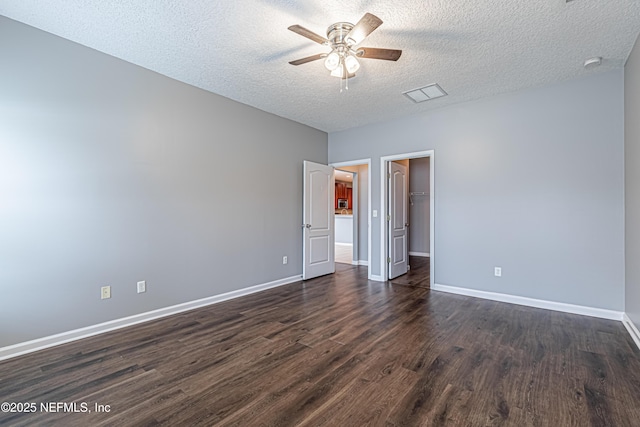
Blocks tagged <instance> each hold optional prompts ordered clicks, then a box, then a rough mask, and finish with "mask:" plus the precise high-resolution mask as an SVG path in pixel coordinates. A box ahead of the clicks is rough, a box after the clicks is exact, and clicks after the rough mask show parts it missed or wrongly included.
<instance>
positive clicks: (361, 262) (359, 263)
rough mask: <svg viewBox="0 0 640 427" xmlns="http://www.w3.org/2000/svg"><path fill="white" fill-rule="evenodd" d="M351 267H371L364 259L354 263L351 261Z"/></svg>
mask: <svg viewBox="0 0 640 427" xmlns="http://www.w3.org/2000/svg"><path fill="white" fill-rule="evenodd" d="M351 265H367V266H368V265H369V261H366V260H363V259H361V260H358V261H356V260H353V261H351Z"/></svg>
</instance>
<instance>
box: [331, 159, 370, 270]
mask: <svg viewBox="0 0 640 427" xmlns="http://www.w3.org/2000/svg"><path fill="white" fill-rule="evenodd" d="M360 165H367V180H368V181H367V187H368V189H367V210H368V211H369V212H368V215H367V225H368V227H367V228H368V233H367V242H368V245H367V246H368V249H367V252H368V254H367V259H371V212H372V210H373V206H372V204H371V187H373V185H372V183H371V158H368V159H360V160H349V161H346V162H335V163H330V164H329V166H333V167H334V168H337V167H341V166H360ZM367 277H368V279H369V280H374V279H373V276H372V274H371V266H368V268H367Z"/></svg>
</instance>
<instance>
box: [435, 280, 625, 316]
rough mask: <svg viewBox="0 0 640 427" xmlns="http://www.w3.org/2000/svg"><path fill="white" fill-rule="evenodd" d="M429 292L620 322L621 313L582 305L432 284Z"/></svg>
mask: <svg viewBox="0 0 640 427" xmlns="http://www.w3.org/2000/svg"><path fill="white" fill-rule="evenodd" d="M431 290H434V291H441V292H449V293H452V294H459V295H466V296H470V297H476V298H483V299H489V300H493V301H501V302H508V303H510V304H518V305H525V306H528V307H536V308H544V309H547V310H554V311H562V312H565V313H572V314H581V315H583V316H591V317H599V318H602V319H609V320H619V321H621V320H622V315H623V314H624V313H623V312H621V311H614V310H606V309H604V308H596V307H586V306H583V305H574V304H567V303H563V302H555V301H547V300H540V299H534V298H527V297H520V296H516V295H508V294H500V293H496V292H487V291H478V290H476V289H467V288H458V287H456V286H448V285H439V284H437V283H436V284H434V285H433V286H432V287H431Z"/></svg>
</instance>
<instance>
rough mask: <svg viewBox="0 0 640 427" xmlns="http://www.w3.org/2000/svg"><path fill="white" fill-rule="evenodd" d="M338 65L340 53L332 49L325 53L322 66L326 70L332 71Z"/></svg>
mask: <svg viewBox="0 0 640 427" xmlns="http://www.w3.org/2000/svg"><path fill="white" fill-rule="evenodd" d="M338 65H340V55H338V53H337V52H336V51H333V52H331V53H330V54H329V55H327V59H325V60H324V66H325V67H326V68H327V70H329V71H333V70H335V69H336V68H338Z"/></svg>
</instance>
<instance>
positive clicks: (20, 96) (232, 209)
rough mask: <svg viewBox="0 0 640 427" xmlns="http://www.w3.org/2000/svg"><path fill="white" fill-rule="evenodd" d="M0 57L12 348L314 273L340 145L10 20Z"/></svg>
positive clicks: (0, 233) (1, 206)
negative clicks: (322, 183)
mask: <svg viewBox="0 0 640 427" xmlns="http://www.w3.org/2000/svg"><path fill="white" fill-rule="evenodd" d="M0 58H2V66H0V289H1V290H2V296H1V297H0V347H2V346H6V345H10V344H14V343H18V342H22V341H26V340H30V339H34V338H38V337H43V336H47V335H50V334H54V333H59V332H63V331H67V330H71V329H74V328H79V327H83V326H88V325H92V324H96V323H99V322H104V321H107V320H110V319H116V318H121V317H124V316H129V315H133V314H136V313H141V312H146V311H149V310H153V309H157V308H160V307H166V306H170V305H173V304H178V303H182V302H186V301H191V300H195V299H198V298H203V297H208V296H212V295H216V294H221V293H224V292H228V291H232V290H236V289H240V288H245V287H248V286H252V285H256V284H261V283H265V282H269V281H273V280H277V279H282V278H286V277H291V276H295V275H298V274H300V273H301V269H302V268H301V265H302V259H301V254H302V246H301V242H302V234H301V229H300V220H301V218H302V184H301V183H302V161H303V160H305V159H306V160H311V161H315V162H321V163H326V162H327V134H326V133H324V132H320V131H318V130H315V129H312V128H309V127H307V126H303V125H300V124H297V123H294V122H292V121H289V120H285V119H282V118H279V117H276V116H274V115H271V114H267V113H265V112H263V111H260V110H257V109H254V108H251V107H248V106H245V105H242V104H239V103H237V102H233V101H230V100H228V99H226V98H223V97H220V96H217V95H214V94H211V93H208V92H205V91H202V90H200V89H196V88H194V87H191V86H188V85H185V84H182V83H179V82H177V81H174V80H171V79H169V78H167V77H164V76H161V75H159V74H156V73H153V72H151V71H148V70H145V69H143V68H140V67H137V66H134V65H132V64H129V63H126V62H124V61H121V60H118V59H115V58H113V57H110V56H107V55H104V54H101V53H99V52H97V51H94V50H91V49H88V48H86V47H83V46H80V45H77V44H74V43H72V42H69V41H66V40H63V39H61V38H58V37H55V36H53V35H50V34H47V33H45V32H42V31H39V30H36V29H33V28H31V27H28V26H25V25H22V24H19V23H16V22H14V21H11V20H8V19H6V18H2V17H0ZM283 255H287V256H288V257H289V263H288V265H283V264H282V256H283ZM138 280H147V293H145V294H140V295H138V294H136V293H135V288H136V281H138ZM103 285H111V287H112V298H111V299H110V300H103V301H101V300H100V298H99V295H100V286H103Z"/></svg>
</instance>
